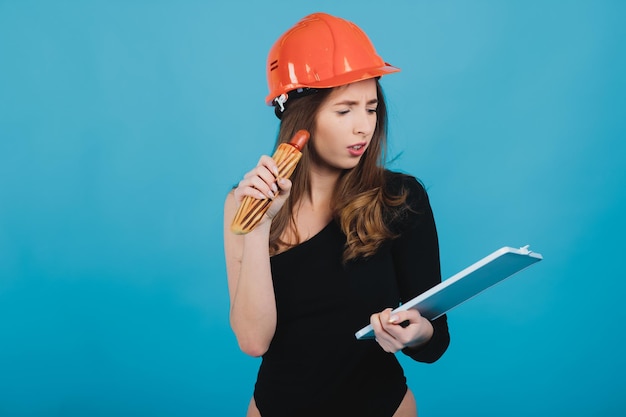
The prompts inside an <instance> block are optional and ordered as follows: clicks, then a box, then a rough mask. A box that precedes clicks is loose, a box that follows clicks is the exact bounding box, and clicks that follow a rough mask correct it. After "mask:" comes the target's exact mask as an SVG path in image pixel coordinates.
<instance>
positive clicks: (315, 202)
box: [305, 168, 341, 210]
mask: <svg viewBox="0 0 626 417" xmlns="http://www.w3.org/2000/svg"><path fill="white" fill-rule="evenodd" d="M340 174H341V171H340V170H328V169H319V168H313V169H311V174H310V178H309V180H310V185H309V186H310V190H311V192H310V194H309V195H308V196H306V197H305V198H306V200H307V203H308V205H310V207H311V208H312V209H313V210H323V209H328V208H330V201H331V199H332V196H333V192H334V191H335V187H336V186H337V181H338V180H339V176H340Z"/></svg>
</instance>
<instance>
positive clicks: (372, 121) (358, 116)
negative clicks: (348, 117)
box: [354, 109, 376, 136]
mask: <svg viewBox="0 0 626 417" xmlns="http://www.w3.org/2000/svg"><path fill="white" fill-rule="evenodd" d="M375 128H376V113H370V111H369V110H367V109H363V110H362V111H358V112H355V118H354V134H356V135H362V136H369V135H371V134H372V133H373V132H374V129H375Z"/></svg>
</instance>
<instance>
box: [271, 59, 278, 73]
mask: <svg viewBox="0 0 626 417" xmlns="http://www.w3.org/2000/svg"><path fill="white" fill-rule="evenodd" d="M276 68H278V60H275V61H273V62H271V63H270V71H274V70H275V69H276Z"/></svg>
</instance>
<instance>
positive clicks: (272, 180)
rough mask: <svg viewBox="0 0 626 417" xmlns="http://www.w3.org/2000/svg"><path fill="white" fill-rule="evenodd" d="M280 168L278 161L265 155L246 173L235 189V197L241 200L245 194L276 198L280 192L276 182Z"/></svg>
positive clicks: (262, 197) (261, 197)
mask: <svg viewBox="0 0 626 417" xmlns="http://www.w3.org/2000/svg"><path fill="white" fill-rule="evenodd" d="M277 175H278V168H277V166H276V162H275V161H274V160H273V159H272V158H271V157H269V156H267V155H264V156H262V157H261V159H259V162H258V164H257V166H256V167H254V168H253V169H252V170H251V171H249V172H248V173H246V174H245V175H244V177H243V179H242V180H241V181H240V182H239V185H238V186H237V189H236V190H235V197H236V198H237V200H239V201H241V199H242V198H243V197H244V196H250V197H253V198H256V199H259V200H264V199H267V198H269V199H272V200H273V199H274V198H275V197H276V196H277V195H278V192H279V188H278V185H277V184H276V176H277Z"/></svg>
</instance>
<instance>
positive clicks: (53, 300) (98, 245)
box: [0, 0, 626, 417]
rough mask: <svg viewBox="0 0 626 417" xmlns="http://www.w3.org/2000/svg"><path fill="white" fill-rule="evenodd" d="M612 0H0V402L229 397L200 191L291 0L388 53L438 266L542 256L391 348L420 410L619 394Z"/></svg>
mask: <svg viewBox="0 0 626 417" xmlns="http://www.w3.org/2000/svg"><path fill="white" fill-rule="evenodd" d="M624 5H625V3H624V2H621V1H612V2H611V1H591V0H589V1H542V2H539V1H537V2H528V1H506V2H504V1H496V0H493V1H474V2H467V1H437V2H432V1H393V2H387V3H384V2H380V1H378V2H372V1H358V2H357V1H342V2H332V1H320V2H313V1H308V2H304V1H301V2H296V1H293V0H274V1H272V2H253V1H249V2H238V1H228V2H227V1H222V2H219V3H218V2H213V1H208V0H207V1H200V0H196V1H173V0H160V1H158V0H155V1H142V0H132V1H104V0H102V1H78V0H76V1H63V0H60V1H54V2H51V1H50V2H48V1H35V0H30V1H29V0H23V1H17V0H0V415H2V416H11V417H12V416H18V417H23V416H28V417H31V416H37V417H39V416H71V417H73V416H141V415H144V416H154V417H159V416H164V417H165V416H168V417H169V416H190V417H193V416H230V415H232V416H235V415H243V412H244V410H245V408H246V404H247V402H248V399H249V397H250V394H251V392H252V385H253V383H254V379H255V376H256V370H257V366H258V364H259V361H258V359H254V358H249V357H246V356H245V355H244V354H243V353H241V352H240V351H239V350H238V348H237V344H236V341H235V339H234V337H233V335H232V333H231V331H230V329H229V326H228V294H227V288H226V276H225V268H224V263H223V250H222V204H223V200H224V196H225V194H226V192H227V191H228V189H229V187H230V186H231V185H233V184H235V183H236V182H237V181H238V180H239V179H240V177H241V175H242V174H243V173H244V172H245V171H247V170H248V169H249V168H250V167H251V166H252V165H253V164H254V163H256V160H257V159H258V157H259V155H260V154H262V153H269V152H271V150H272V147H273V141H274V136H275V134H276V131H277V127H278V123H277V120H276V119H275V118H274V116H273V114H272V111H271V109H269V108H267V107H266V106H265V105H264V103H263V99H264V97H265V95H266V85H265V72H264V71H265V69H264V65H265V57H266V54H267V51H268V50H269V48H270V46H271V45H272V43H273V41H274V40H275V39H276V38H277V37H278V36H279V35H280V34H281V33H282V32H283V31H284V30H286V29H287V28H288V27H290V26H291V25H292V24H293V23H295V21H297V20H298V19H299V18H301V17H302V16H304V15H305V14H308V13H311V12H314V11H326V12H330V13H333V14H338V15H341V16H343V17H346V18H348V19H350V20H353V21H355V22H356V23H358V24H359V25H360V26H361V27H362V28H363V29H365V30H366V32H368V34H369V35H370V37H371V38H372V39H373V41H374V42H375V44H376V46H377V49H378V51H379V53H380V54H381V55H383V56H384V58H385V59H386V60H388V61H389V62H391V63H392V64H394V65H397V66H399V67H401V68H402V69H403V71H402V72H401V73H399V74H394V75H392V76H389V77H386V78H384V79H383V85H384V87H385V89H386V93H387V98H388V100H389V106H390V111H391V118H390V119H391V129H390V153H391V156H392V157H394V158H395V160H394V162H393V163H392V164H391V167H393V168H395V169H399V170H403V171H405V172H409V173H412V174H413V175H416V176H418V177H419V178H421V179H422V180H423V182H424V183H425V184H426V186H427V188H428V190H429V193H430V197H431V202H432V205H433V208H434V210H435V215H436V220H437V224H438V227H439V233H440V241H441V253H442V268H443V274H444V277H447V276H450V275H452V274H453V273H455V272H457V271H458V270H459V269H461V268H463V267H465V266H467V265H468V264H470V263H472V262H474V261H476V260H478V259H479V258H481V257H483V256H485V255H486V254H488V253H490V252H491V251H493V250H495V249H497V248H499V247H500V246H504V245H510V246H522V245H526V244H531V248H532V249H534V250H535V251H538V252H540V253H542V254H543V255H544V257H545V260H544V261H543V262H541V263H540V264H538V265H537V266H534V267H533V268H531V269H529V270H527V271H525V272H523V273H522V274H520V275H518V276H516V277H514V278H512V279H511V280H508V281H506V282H504V283H502V284H500V285H499V286H497V287H495V288H493V289H492V290H490V291H488V292H487V293H484V294H483V295H481V296H480V297H479V298H476V299H474V300H472V301H471V302H469V303H467V304H464V305H463V306H461V307H459V308H458V309H456V310H454V311H453V312H452V313H451V314H450V315H449V320H450V326H451V331H452V344H451V346H450V349H449V351H448V352H447V354H446V355H445V356H444V357H443V358H442V359H441V360H440V361H439V362H437V363H436V364H433V365H424V364H417V363H411V362H409V361H407V360H406V359H404V358H402V361H403V363H404V364H405V365H406V370H407V375H408V378H409V385H410V386H411V387H412V388H413V390H414V391H415V393H416V396H417V399H418V404H419V408H420V413H421V415H423V416H455V415H470V416H502V415H506V416H523V415H546V416H548V415H568V416H588V415H594V416H615V415H619V414H624V413H626V400H625V399H624V395H623V394H624V388H625V387H626V381H625V376H624V374H625V373H626V359H625V356H624V354H623V353H624V350H625V342H624V339H623V336H622V335H621V333H622V331H623V329H624V321H625V319H626V313H625V309H624V308H622V305H623V302H622V300H623V297H624V295H625V292H626V285H625V284H624V280H625V278H626V274H625V269H624V266H623V265H624V262H623V257H624V255H623V254H624V249H625V248H626V245H625V244H624V232H626V227H625V226H626V224H625V221H624V213H625V212H626V191H624V186H625V185H626V146H625V144H624V142H625V134H626V123H625V117H624V109H625V108H626V99H625V97H626V88H625V87H626V85H625V84H626V82H625V77H624V74H626V59H625V54H624V53H625V47H624V39H626V30H625V29H624V28H625V25H624V24H623V23H624V19H625V17H626V13H625V12H626V7H625V6H624ZM355 330H357V329H355Z"/></svg>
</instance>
